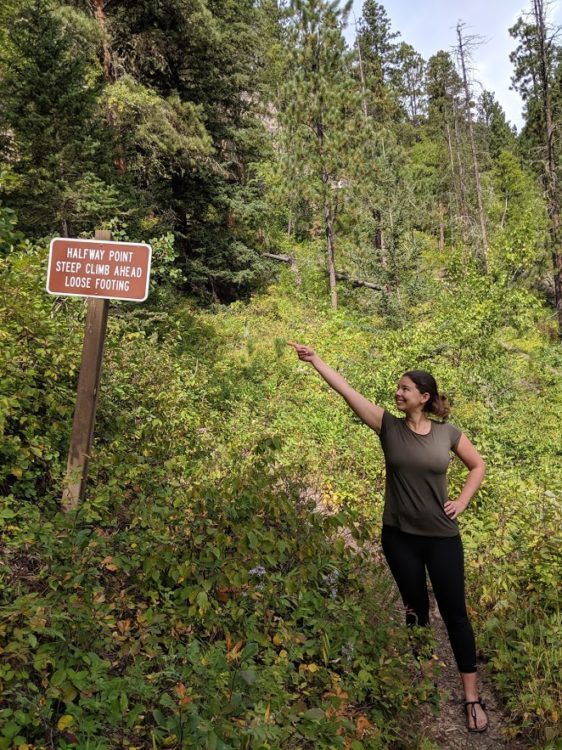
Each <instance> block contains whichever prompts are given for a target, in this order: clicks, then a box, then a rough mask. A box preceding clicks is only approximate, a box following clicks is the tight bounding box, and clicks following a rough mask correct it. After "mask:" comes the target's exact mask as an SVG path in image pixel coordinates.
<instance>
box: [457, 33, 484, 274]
mask: <svg viewBox="0 0 562 750" xmlns="http://www.w3.org/2000/svg"><path fill="white" fill-rule="evenodd" d="M465 26H466V24H464V23H463V22H462V21H459V22H458V23H457V38H458V47H457V54H458V58H459V62H460V66H461V73H462V81H463V88H464V110H465V118H466V123H467V125H468V137H469V140H470V150H471V153H472V166H473V171H474V182H475V185H476V200H477V203H478V218H479V220H480V233H481V241H482V246H481V255H482V263H483V266H484V270H485V271H486V272H487V271H488V233H487V230H486V214H485V211H484V203H483V201H482V185H481V182H480V167H479V164H478V156H477V153H476V143H475V139H474V128H473V124H472V103H471V95H470V86H469V81H468V74H467V62H468V58H469V56H470V50H471V48H473V47H474V46H475V45H476V44H478V43H480V42H481V40H480V39H479V38H478V37H477V36H468V37H467V36H463V30H464V28H465Z"/></svg>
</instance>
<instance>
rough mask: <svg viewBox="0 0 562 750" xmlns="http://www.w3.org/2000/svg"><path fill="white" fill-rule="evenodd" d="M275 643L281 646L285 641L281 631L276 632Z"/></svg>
mask: <svg viewBox="0 0 562 750" xmlns="http://www.w3.org/2000/svg"><path fill="white" fill-rule="evenodd" d="M273 643H274V644H275V645H276V646H280V645H281V644H282V643H283V638H282V636H281V635H280V634H279V633H275V635H274V636H273Z"/></svg>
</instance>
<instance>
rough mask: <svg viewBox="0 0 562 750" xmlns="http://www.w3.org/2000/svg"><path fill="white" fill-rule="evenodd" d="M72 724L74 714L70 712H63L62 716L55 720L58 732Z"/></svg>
mask: <svg viewBox="0 0 562 750" xmlns="http://www.w3.org/2000/svg"><path fill="white" fill-rule="evenodd" d="M72 724H74V716H70V714H64V716H61V717H60V719H59V720H58V722H57V729H58V730H59V732H63V731H64V730H65V729H68V727H69V726H71V725H72Z"/></svg>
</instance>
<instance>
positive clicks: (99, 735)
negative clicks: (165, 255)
mask: <svg viewBox="0 0 562 750" xmlns="http://www.w3.org/2000/svg"><path fill="white" fill-rule="evenodd" d="M311 269H312V270H310V271H307V273H306V274H303V280H302V287H299V286H298V285H296V284H295V279H294V277H293V275H292V274H291V272H290V271H288V270H287V271H286V272H285V271H283V272H281V274H280V279H279V282H278V283H277V284H275V285H272V286H271V288H270V289H269V291H268V293H267V294H263V295H260V296H256V297H255V298H254V299H253V300H252V301H251V302H250V303H243V302H239V303H235V304H233V305H230V306H229V307H217V308H215V309H214V310H213V311H211V312H203V311H200V310H197V309H196V308H195V307H194V306H193V305H192V304H191V303H190V302H189V301H186V300H182V299H180V298H178V297H177V296H176V295H174V294H173V293H171V292H170V291H169V290H166V288H165V287H160V288H157V289H155V290H154V292H153V294H152V297H151V298H149V303H148V304H146V305H143V306H137V307H134V308H132V309H130V308H128V307H127V306H125V305H113V306H112V308H111V313H110V323H109V331H108V342H107V347H106V354H105V361H104V369H103V374H102V388H101V394H100V404H99V411H98V419H97V425H96V441H95V448H94V454H93V456H92V461H91V469H90V472H91V474H90V482H89V490H88V495H87V499H86V502H85V503H84V504H83V505H82V506H81V508H80V509H79V511H78V513H77V514H75V515H63V514H60V513H59V512H58V507H59V492H60V490H59V488H60V485H61V481H62V472H63V467H64V459H65V452H66V449H67V445H68V438H69V431H70V423H71V417H72V409H73V404H74V393H75V387H76V377H77V367H78V362H79V353H80V342H81V335H82V329H83V312H84V306H83V304H82V303H81V302H79V301H70V302H69V301H66V302H63V303H60V302H58V303H56V304H55V305H54V306H53V304H52V300H51V299H50V298H48V297H47V296H46V295H45V294H44V292H43V290H42V281H41V279H42V274H43V272H44V269H43V268H42V265H41V262H40V261H39V258H38V255H37V254H34V253H32V252H30V253H28V254H21V255H17V254H15V255H13V256H12V257H11V259H9V260H8V261H7V262H6V263H5V264H4V268H3V275H2V282H1V283H2V285H3V288H2V292H3V294H4V298H5V299H11V300H13V302H12V304H10V306H9V307H8V306H6V307H5V308H4V309H3V310H2V323H1V328H0V337H1V341H2V346H3V349H4V351H5V352H6V356H5V357H4V358H3V360H2V374H1V382H2V394H1V396H0V398H2V402H1V403H2V407H3V409H2V423H1V428H2V430H3V438H2V443H1V444H0V458H1V459H2V460H1V461H0V466H1V469H0V482H1V487H2V506H1V509H0V523H3V542H2V552H3V556H4V558H5V559H6V561H7V562H8V564H9V565H8V566H6V568H5V569H4V570H3V571H2V573H1V574H0V576H1V577H0V586H1V592H2V599H3V602H4V605H3V610H2V620H1V625H0V627H1V628H2V639H3V645H2V648H3V649H4V651H3V654H2V656H3V662H2V665H1V666H0V681H1V683H2V688H3V698H2V701H3V703H2V709H0V719H1V721H0V725H1V726H2V729H1V730H0V736H2V739H0V748H2V747H5V748H11V747H17V746H18V744H19V745H26V744H27V745H29V746H30V747H31V746H32V747H36V748H41V747H51V746H56V747H60V748H65V747H81V748H86V747H88V748H92V747H96V748H100V749H101V748H105V747H107V748H113V747H120V746H126V747H131V748H134V747H139V748H140V747H143V748H144V747H161V746H163V747H166V746H167V747H197V748H199V747H206V748H278V747H282V748H295V750H296V748H312V747H315V748H322V747H325V748H337V747H341V748H345V750H349V749H350V748H352V749H353V750H360V749H361V748H373V750H374V749H375V748H382V747H392V748H401V747H416V746H417V745H416V743H418V742H419V739H418V738H416V725H415V713H416V706H417V705H418V704H419V702H420V701H425V700H433V698H432V691H431V689H430V687H429V686H428V684H427V683H424V682H423V681H418V679H417V678H415V677H414V673H412V664H411V657H410V655H409V649H408V644H407V643H406V641H405V634H404V631H403V628H401V627H396V625H395V623H394V621H393V620H392V617H391V613H390V610H391V609H392V607H391V606H389V602H390V600H391V598H392V596H393V594H392V593H391V590H390V589H389V583H388V578H387V577H386V575H385V574H384V572H381V570H380V569H379V568H378V567H377V565H376V564H375V562H374V561H373V560H369V559H366V558H365V557H363V556H362V555H360V554H357V553H354V552H352V551H351V550H349V549H346V548H345V547H344V545H343V542H342V541H341V539H339V538H338V530H340V529H341V528H342V527H344V526H346V527H349V528H352V529H354V530H355V532H354V533H355V534H356V536H357V537H358V541H359V542H362V541H365V540H367V539H371V538H373V537H374V536H376V535H378V532H379V528H380V516H381V510H382V492H383V485H384V462H383V458H382V452H381V450H380V446H379V444H378V438H377V437H376V435H374V433H373V432H372V431H370V430H369V429H367V428H366V427H365V426H364V425H362V424H361V423H360V422H359V421H358V420H357V419H356V418H355V417H354V415H353V414H352V413H351V412H350V411H349V409H348V407H347V406H346V405H345V403H344V402H343V400H342V399H341V398H340V397H339V396H337V395H336V394H335V393H333V392H332V391H331V390H330V389H329V388H328V387H327V386H326V384H325V383H323V382H322V380H321V378H320V377H319V376H318V375H317V374H316V373H315V372H314V371H313V370H312V368H311V367H310V365H306V364H304V363H301V362H299V361H298V360H297V358H296V356H295V353H294V351H293V350H292V349H290V348H289V347H288V346H287V344H286V342H287V340H296V341H301V342H302V343H306V344H309V345H312V346H313V347H315V348H316V349H317V351H318V353H319V354H320V356H322V358H324V359H325V360H326V361H327V362H328V364H330V365H331V366H333V367H335V368H336V369H338V370H339V371H340V372H341V373H342V375H344V377H346V378H347V379H348V380H349V382H350V383H351V384H352V385H353V386H354V387H355V388H357V389H358V390H359V391H361V392H362V393H364V394H365V395H366V396H367V397H368V398H370V399H371V400H373V401H375V402H377V403H379V404H381V405H382V406H385V407H386V408H389V409H392V394H393V389H394V384H395V382H396V379H397V377H399V375H400V374H401V372H403V371H405V370H406V369H410V368H412V367H421V368H426V369H430V370H431V371H432V372H433V373H434V374H435V376H436V378H437V380H438V382H439V384H440V386H441V389H442V390H443V391H445V392H447V393H448V394H449V395H450V396H451V397H452V399H453V402H454V403H453V405H454V412H453V419H452V421H453V422H454V423H455V424H457V425H458V426H459V427H460V428H461V429H462V430H463V431H464V432H466V434H467V435H468V436H469V438H470V439H471V440H472V441H473V442H474V444H475V445H476V446H477V448H478V449H479V450H480V451H481V452H482V454H483V455H484V457H485V458H486V460H487V465H488V473H487V477H486V479H485V482H484V485H483V487H482V488H481V490H480V491H479V493H478V495H477V497H476V498H475V499H474V500H473V501H472V503H471V505H470V507H469V508H468V510H467V511H466V512H465V514H463V516H462V517H461V520H460V523H461V529H462V534H463V539H464V542H465V550H466V557H467V575H468V596H469V605H470V608H471V613H472V617H473V621H474V624H475V630H476V632H477V640H478V645H479V648H480V650H481V652H482V654H483V655H484V656H485V658H487V659H488V661H489V663H490V665H491V667H492V670H493V674H494V676H495V680H496V682H497V685H498V687H499V688H500V690H501V692H502V694H503V696H504V698H505V700H506V703H507V705H508V707H509V708H510V709H511V711H512V717H513V719H514V721H516V722H518V723H519V725H520V727H521V728H523V729H525V730H526V731H528V732H529V733H530V734H531V736H533V738H534V740H533V741H534V742H535V743H537V746H538V743H543V744H544V743H547V744H546V745H545V747H554V746H555V745H553V744H552V743H556V742H557V741H559V739H560V737H562V720H561V717H560V714H559V706H560V704H561V703H562V696H561V694H560V688H559V679H558V674H559V672H560V669H561V667H562V654H561V652H560V643H561V642H562V639H561V630H560V628H561V622H560V596H559V579H560V569H561V565H562V540H561V539H560V531H559V530H560V528H561V526H560V521H561V520H562V519H561V518H560V511H559V508H560V498H561V497H562V469H561V464H560V427H559V425H560V420H561V419H562V397H561V396H560V393H561V389H560V375H559V374H558V370H557V368H559V367H560V357H559V355H558V354H557V349H556V346H555V345H552V344H549V343H548V341H547V340H546V338H545V336H546V334H545V336H542V335H540V334H537V333H536V330H537V328H538V327H539V326H540V325H543V324H544V313H543V312H542V310H541V308H540V305H538V303H537V301H536V299H534V298H533V297H532V296H531V295H530V294H528V293H526V292H525V293H524V292H522V291H520V290H513V293H512V292H511V291H510V289H509V288H503V289H502V288H495V287H494V284H493V283H492V282H491V281H490V280H486V279H482V278H479V277H477V276H471V275H470V273H469V272H468V271H467V270H466V269H462V268H456V267H455V265H454V263H452V264H451V267H450V268H449V269H448V271H447V273H446V274H445V275H444V277H443V280H442V281H440V282H437V281H432V280H427V282H426V285H425V287H424V289H425V291H424V295H425V296H423V295H422V297H421V298H420V299H419V301H418V304H417V305H406V306H402V307H401V310H400V321H399V324H398V323H397V321H396V320H394V321H393V322H392V321H391V322H389V321H388V320H387V319H386V318H385V314H384V309H383V308H382V306H379V305H377V304H376V303H375V302H373V300H372V299H371V298H369V297H367V296H366V294H365V293H364V292H363V291H357V293H356V294H355V293H348V294H347V295H343V296H344V297H345V300H344V301H345V307H343V308H340V309H339V310H337V311H332V310H330V309H329V308H328V305H327V304H324V303H323V302H322V301H318V300H315V302H314V304H313V305H311V304H310V301H309V300H308V299H307V295H308V294H310V290H311V289H315V288H316V286H318V285H319V284H320V281H321V280H320V277H319V276H318V274H317V272H316V270H315V268H314V267H313V266H311ZM307 274H308V275H307ZM322 283H323V282H322ZM315 285H316V286H315ZM16 290H17V294H16ZM369 294H370V292H369ZM396 304H398V302H396ZM506 342H508V343H509V348H506V346H505V343H506ZM520 342H524V343H520ZM463 478H464V468H463V467H462V466H461V465H460V462H459V461H454V462H453V463H452V465H451V470H450V491H451V495H452V496H454V494H455V493H458V491H459V490H460V487H461V484H462V481H463ZM310 496H313V497H315V498H317V499H319V500H321V501H322V503H323V505H324V506H327V507H329V508H331V509H332V511H333V515H332V516H331V517H323V516H321V515H319V514H318V513H316V512H315V507H314V506H313V505H311V504H310V503H308V501H307V500H306V498H307V497H310ZM548 743H551V744H550V745H548Z"/></svg>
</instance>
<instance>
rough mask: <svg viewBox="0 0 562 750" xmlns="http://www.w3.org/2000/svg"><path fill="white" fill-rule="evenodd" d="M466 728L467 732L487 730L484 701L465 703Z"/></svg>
mask: <svg viewBox="0 0 562 750" xmlns="http://www.w3.org/2000/svg"><path fill="white" fill-rule="evenodd" d="M464 707H465V709H466V717H467V718H466V726H467V729H468V731H469V732H485V731H486V729H488V717H487V716H486V704H485V703H484V701H482V700H480V698H478V700H474V701H465V702H464Z"/></svg>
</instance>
